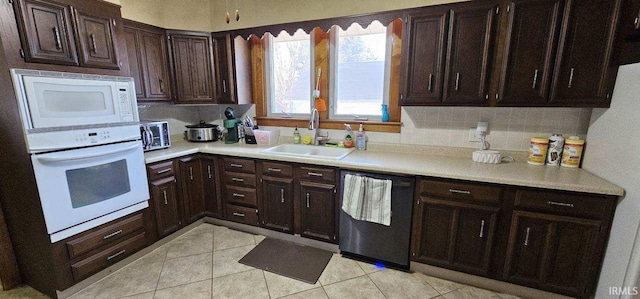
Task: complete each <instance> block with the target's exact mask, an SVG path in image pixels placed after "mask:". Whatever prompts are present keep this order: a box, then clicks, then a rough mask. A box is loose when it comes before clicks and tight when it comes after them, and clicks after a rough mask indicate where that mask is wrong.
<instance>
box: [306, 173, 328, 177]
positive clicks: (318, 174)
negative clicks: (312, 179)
mask: <svg viewBox="0 0 640 299" xmlns="http://www.w3.org/2000/svg"><path fill="white" fill-rule="evenodd" d="M307 175H309V176H317V177H323V176H324V175H323V174H322V173H317V172H307Z"/></svg>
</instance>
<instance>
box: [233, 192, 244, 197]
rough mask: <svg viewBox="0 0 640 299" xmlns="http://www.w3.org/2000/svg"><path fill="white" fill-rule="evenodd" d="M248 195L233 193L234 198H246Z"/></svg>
mask: <svg viewBox="0 0 640 299" xmlns="http://www.w3.org/2000/svg"><path fill="white" fill-rule="evenodd" d="M245 196H246V195H244V194H240V193H233V197H240V198H245Z"/></svg>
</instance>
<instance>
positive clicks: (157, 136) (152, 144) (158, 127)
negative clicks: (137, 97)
mask: <svg viewBox="0 0 640 299" xmlns="http://www.w3.org/2000/svg"><path fill="white" fill-rule="evenodd" d="M140 138H141V139H142V148H143V149H144V151H145V152H146V151H152V150H157V149H163V148H168V147H170V146H171V137H170V136H169V123H168V122H166V121H153V120H141V121H140Z"/></svg>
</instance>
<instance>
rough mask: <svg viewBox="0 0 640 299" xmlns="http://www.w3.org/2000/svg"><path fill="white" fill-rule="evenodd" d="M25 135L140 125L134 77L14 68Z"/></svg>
mask: <svg viewBox="0 0 640 299" xmlns="http://www.w3.org/2000/svg"><path fill="white" fill-rule="evenodd" d="M11 72H12V76H13V81H14V82H13V83H14V86H15V89H16V94H17V95H18V103H19V106H20V114H21V116H22V118H23V119H22V120H23V124H24V129H25V132H26V133H32V132H33V133H35V132H42V131H50V130H51V129H52V128H64V127H85V126H94V127H95V126H96V125H105V126H109V125H114V124H119V123H124V124H126V123H132V122H135V123H137V122H138V121H139V120H140V119H139V116H138V109H137V102H136V95H135V89H134V85H133V78H130V77H114V76H101V75H89V74H76V73H63V72H48V71H37V70H23V69H12V70H11Z"/></svg>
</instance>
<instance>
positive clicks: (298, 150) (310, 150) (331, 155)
mask: <svg viewBox="0 0 640 299" xmlns="http://www.w3.org/2000/svg"><path fill="white" fill-rule="evenodd" d="M353 150H354V149H353V148H338V147H324V146H312V145H302V144H281V145H276V146H274V147H270V148H267V149H264V150H262V151H261V153H264V154H274V155H283V156H296V157H304V158H315V159H330V160H341V159H342V158H344V157H346V156H347V155H349V154H350V153H351V152H353Z"/></svg>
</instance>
